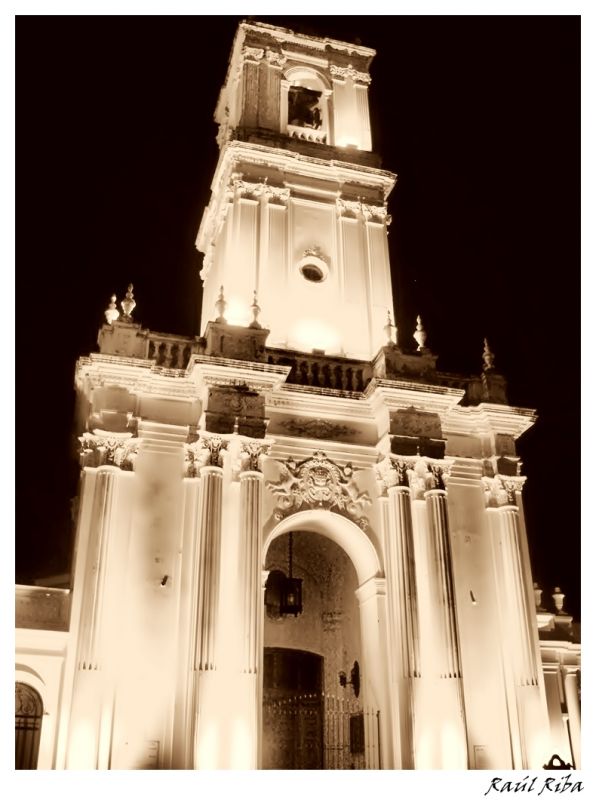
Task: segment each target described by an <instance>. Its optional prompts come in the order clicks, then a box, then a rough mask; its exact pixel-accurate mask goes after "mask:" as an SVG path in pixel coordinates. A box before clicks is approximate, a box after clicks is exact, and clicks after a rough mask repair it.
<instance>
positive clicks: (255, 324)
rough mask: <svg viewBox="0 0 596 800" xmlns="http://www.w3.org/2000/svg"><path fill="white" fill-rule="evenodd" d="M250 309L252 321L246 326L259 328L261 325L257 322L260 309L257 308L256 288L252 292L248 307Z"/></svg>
mask: <svg viewBox="0 0 596 800" xmlns="http://www.w3.org/2000/svg"><path fill="white" fill-rule="evenodd" d="M250 310H251V311H252V322H251V323H250V325H249V326H248V327H249V328H261V327H262V326H261V323H260V322H259V313H260V311H261V309H260V308H259V304H258V302H257V290H256V289H255V290H254V292H253V299H252V305H251V307H250Z"/></svg>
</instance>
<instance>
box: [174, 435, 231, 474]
mask: <svg viewBox="0 0 596 800" xmlns="http://www.w3.org/2000/svg"><path fill="white" fill-rule="evenodd" d="M227 449H228V442H227V441H226V440H225V439H222V438H221V436H216V435H212V436H210V435H202V436H201V437H200V439H199V440H198V441H197V442H192V443H190V444H186V445H185V446H184V475H185V477H186V478H197V477H198V476H199V472H200V469H201V467H222V466H223V451H224V450H227Z"/></svg>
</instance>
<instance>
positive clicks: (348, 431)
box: [279, 417, 357, 441]
mask: <svg viewBox="0 0 596 800" xmlns="http://www.w3.org/2000/svg"><path fill="white" fill-rule="evenodd" d="M279 426H280V428H283V429H284V430H285V431H286V432H287V433H289V434H290V435H291V436H301V435H302V436H310V437H311V438H313V439H335V440H336V441H337V440H338V439H341V438H342V437H345V436H352V435H353V434H355V433H356V432H357V431H356V428H349V427H348V426H347V425H339V424H338V423H335V422H329V420H326V419H310V418H309V419H307V418H303V417H290V418H289V419H286V420H283V422H280V423H279Z"/></svg>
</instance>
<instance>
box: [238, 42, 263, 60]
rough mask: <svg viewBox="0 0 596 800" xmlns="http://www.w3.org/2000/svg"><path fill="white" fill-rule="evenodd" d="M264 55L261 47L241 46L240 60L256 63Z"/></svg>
mask: <svg viewBox="0 0 596 800" xmlns="http://www.w3.org/2000/svg"><path fill="white" fill-rule="evenodd" d="M264 55H265V51H264V50H263V48H262V47H247V46H244V47H243V48H242V60H243V61H252V62H255V63H258V62H259V61H260V60H261V59H262V58H263V56H264Z"/></svg>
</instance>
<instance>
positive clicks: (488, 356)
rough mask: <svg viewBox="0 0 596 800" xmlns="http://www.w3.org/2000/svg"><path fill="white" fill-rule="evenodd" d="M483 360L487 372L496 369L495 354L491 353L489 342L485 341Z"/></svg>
mask: <svg viewBox="0 0 596 800" xmlns="http://www.w3.org/2000/svg"><path fill="white" fill-rule="evenodd" d="M482 360H483V361H484V367H483V369H484V371H485V372H486V370H487V369H494V364H495V354H494V353H493V352H492V351H491V349H490V347H489V346H488V340H487V339H485V340H484V350H483V352H482Z"/></svg>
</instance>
